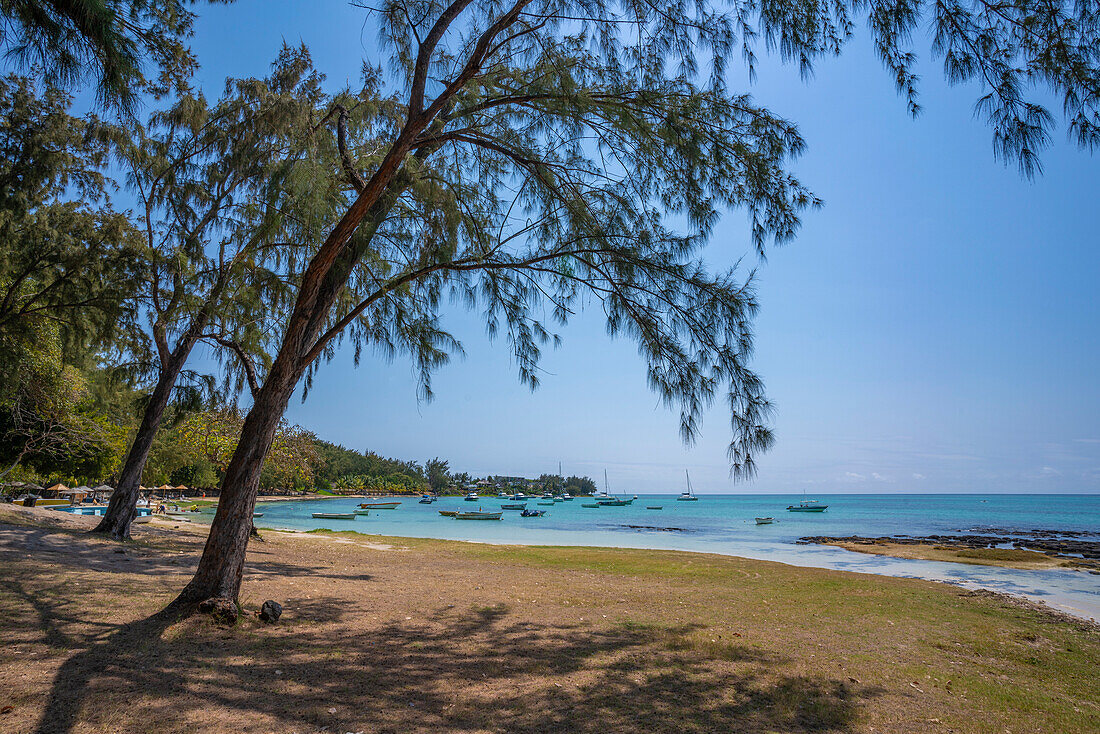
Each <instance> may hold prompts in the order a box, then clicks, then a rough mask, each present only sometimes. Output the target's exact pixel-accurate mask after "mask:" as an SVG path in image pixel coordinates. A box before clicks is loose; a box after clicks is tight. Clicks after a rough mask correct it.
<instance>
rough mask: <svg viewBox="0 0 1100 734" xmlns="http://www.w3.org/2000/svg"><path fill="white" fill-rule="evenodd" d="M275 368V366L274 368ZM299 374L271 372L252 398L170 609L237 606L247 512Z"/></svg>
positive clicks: (248, 522)
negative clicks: (196, 553)
mask: <svg viewBox="0 0 1100 734" xmlns="http://www.w3.org/2000/svg"><path fill="white" fill-rule="evenodd" d="M276 367H278V365H276ZM298 377H299V373H298V372H297V371H296V370H294V371H293V373H292V374H286V373H284V374H280V372H279V371H277V369H276V368H273V369H272V374H271V376H270V377H269V378H268V380H267V381H266V382H265V383H264V386H263V388H261V390H260V391H259V392H258V393H257V395H256V397H255V400H254V402H253V404H252V409H251V410H249V411H248V416H247V417H246V418H245V420H244V424H243V425H242V426H241V438H240V441H239V442H238V443H237V448H236V450H235V451H234V452H233V458H232V459H231V460H230V462H229V466H228V467H226V470H225V476H224V477H223V478H222V483H221V494H220V496H219V498H218V511H217V513H216V514H215V515H214V521H213V523H211V525H210V534H209V536H208V537H207V539H206V547H205V548H203V552H202V558H201V559H199V566H198V568H197V569H196V571H195V576H194V578H192V579H191V582H190V583H188V584H187V586H186V587H184V589H183V591H182V592H180V595H179V597H177V598H176V601H175V602H173V604H175V605H190V604H195V603H198V602H201V601H205V600H207V599H211V598H217V599H226V600H230V601H236V599H237V595H238V593H239V592H240V589H241V579H242V577H243V575H244V557H245V551H246V550H247V548H248V538H249V535H250V533H251V532H252V512H253V510H254V509H255V507H256V494H257V492H258V490H259V487H260V470H261V469H263V465H264V458H265V457H266V456H267V452H268V450H269V449H270V448H271V442H272V441H273V440H274V438H275V431H276V430H277V429H278V427H279V421H280V420H282V417H283V413H284V412H285V411H286V406H287V403H288V402H289V401H290V396H291V395H292V394H293V393H294V388H295V386H296V385H297V384H298Z"/></svg>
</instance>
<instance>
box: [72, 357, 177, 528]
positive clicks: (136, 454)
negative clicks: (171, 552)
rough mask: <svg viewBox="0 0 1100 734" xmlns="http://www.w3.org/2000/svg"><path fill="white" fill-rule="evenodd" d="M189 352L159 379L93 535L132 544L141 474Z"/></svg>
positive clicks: (162, 371)
mask: <svg viewBox="0 0 1100 734" xmlns="http://www.w3.org/2000/svg"><path fill="white" fill-rule="evenodd" d="M189 351H190V349H189V348H188V349H186V350H184V351H183V358H182V359H176V358H173V359H172V360H171V361H170V362H169V364H168V366H167V367H165V368H163V369H161V371H160V374H159V375H158V376H157V386H156V387H155V388H153V394H152V395H150V396H149V403H148V405H146V406H145V414H144V415H143V416H142V417H141V425H140V426H138V431H137V435H136V436H134V442H133V444H131V445H130V450H129V451H128V452H127V453H126V463H125V464H124V465H123V467H122V473H121V474H120V475H119V478H118V486H117V487H115V491H114V493H113V494H112V495H111V501H110V503H108V505H107V512H105V513H104V514H103V519H102V520H100V522H99V525H97V526H96V527H95V530H93V531H92V532H93V533H102V534H104V535H109V536H111V537H112V538H114V539H115V540H129V538H130V525H131V524H132V523H133V522H134V516H135V515H136V514H137V501H138V495H139V492H140V489H139V487H140V485H141V474H142V472H144V471H145V462H146V461H148V459H149V451H150V450H151V449H152V448H153V439H154V438H156V435H157V429H159V428H160V421H161V418H163V417H164V410H165V408H167V407H168V398H169V396H171V394H172V389H173V388H174V387H175V386H176V380H177V379H178V378H179V374H180V371H181V370H182V369H183V364H184V362H185V361H186V357H187V352H189Z"/></svg>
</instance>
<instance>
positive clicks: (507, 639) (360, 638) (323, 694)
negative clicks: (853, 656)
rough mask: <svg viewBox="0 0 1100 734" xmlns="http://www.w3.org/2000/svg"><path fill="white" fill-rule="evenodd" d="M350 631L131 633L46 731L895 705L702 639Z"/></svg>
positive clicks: (341, 623)
mask: <svg viewBox="0 0 1100 734" xmlns="http://www.w3.org/2000/svg"><path fill="white" fill-rule="evenodd" d="M42 613H43V614H44V615H46V616H47V617H48V615H49V607H48V606H45V607H42ZM348 614H350V612H349V611H348V607H347V606H345V605H344V604H342V603H338V602H335V601H332V600H326V599H318V600H308V599H307V600H301V599H298V600H289V599H288V600H287V614H286V615H285V616H284V621H283V622H282V623H280V624H279V625H278V626H275V627H260V626H259V623H258V622H255V621H253V620H251V619H246V620H245V621H244V622H242V623H241V624H240V625H238V626H237V627H236V628H232V629H225V628H220V627H216V626H215V625H214V624H213V623H212V622H210V621H209V620H207V619H206V618H191V619H187V620H184V621H180V620H179V618H178V616H177V615H176V614H173V613H171V612H162V613H160V614H156V615H153V616H152V617H149V618H147V619H143V620H141V621H138V622H134V623H132V624H128V625H123V626H121V627H118V628H117V629H115V631H114V632H112V633H111V634H109V635H107V636H106V637H105V638H103V639H101V640H100V641H98V642H96V643H94V644H92V645H91V646H90V647H88V648H87V649H85V650H83V651H82V652H79V653H77V654H76V655H74V656H72V657H71V658H69V659H68V660H67V661H66V662H65V663H64V664H63V665H62V666H61V668H60V670H59V671H58V673H57V675H56V676H55V678H54V681H53V684H52V689H51V692H50V696H49V701H48V703H47V706H46V708H45V710H44V711H43V713H42V715H41V718H40V720H39V721H38V725H37V728H36V730H35V731H36V732H39V733H40V734H46V733H47V732H49V733H51V734H66V733H67V732H71V731H73V730H74V729H76V728H80V729H89V730H100V729H103V730H111V731H119V732H121V731H150V730H152V729H151V728H150V725H151V723H152V722H155V729H156V730H157V731H184V730H188V729H192V730H193V729H195V728H199V729H201V730H211V731H213V730H225V729H232V730H234V731H253V730H256V731H269V730H273V729H274V730H279V731H299V732H306V731H319V730H321V729H323V728H325V727H327V728H328V731H340V732H343V731H356V732H357V731H372V732H395V733H396V732H414V731H424V732H427V731H433V732H435V731H448V730H458V731H468V730H482V731H508V732H519V733H521V734H535V733H537V732H563V731H568V732H592V733H593V734H595V733H599V734H607V732H618V731H647V732H692V731H698V732H718V731H721V732H755V731H763V730H766V731H777V732H792V733H799V732H827V731H845V730H848V729H849V728H850V727H851V726H852V725H853V724H854V722H855V720H856V718H857V716H858V713H859V709H860V705H861V702H862V701H864V700H866V699H868V698H870V697H873V696H875V695H877V694H878V691H877V690H874V689H870V688H863V687H859V686H853V685H850V684H849V683H848V682H847V681H838V680H830V679H827V678H823V677H813V676H805V675H793V674H789V673H785V672H784V670H785V669H787V667H788V665H789V663H790V661H787V660H784V659H782V658H780V657H777V656H775V655H772V654H770V653H767V652H762V651H759V650H757V649H755V648H752V647H749V646H745V645H740V644H725V645H722V646H720V647H717V648H716V647H714V646H711V645H708V646H706V647H700V646H699V644H698V642H697V638H698V635H695V634H694V632H695V630H693V629H692V628H689V627H661V628H656V627H646V628H637V627H630V626H617V627H611V628H606V627H601V628H595V627H589V626H585V625H574V624H555V623H549V622H531V621H523V620H520V619H518V618H517V617H516V615H513V614H512V613H511V612H510V610H509V609H508V608H507V607H504V606H494V607H483V608H474V609H470V610H457V609H454V608H446V609H440V610H437V611H436V612H435V613H433V614H431V615H429V616H428V617H427V618H421V619H416V620H409V621H406V622H403V623H396V622H395V623H390V624H385V625H380V626H377V627H373V628H369V629H361V628H355V627H354V626H353V624H352V621H351V620H349V619H346V616H347V615H348ZM46 622H47V623H48V620H46ZM131 704H132V705H131ZM127 706H129V708H127Z"/></svg>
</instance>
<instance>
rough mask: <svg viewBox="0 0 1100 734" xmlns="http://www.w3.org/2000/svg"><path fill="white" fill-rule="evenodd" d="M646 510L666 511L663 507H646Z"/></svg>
mask: <svg viewBox="0 0 1100 734" xmlns="http://www.w3.org/2000/svg"><path fill="white" fill-rule="evenodd" d="M645 508H646V509H647V510H663V509H664V508H663V507H661V505H646V506H645Z"/></svg>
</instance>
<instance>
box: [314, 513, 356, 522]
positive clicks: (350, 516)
mask: <svg viewBox="0 0 1100 734" xmlns="http://www.w3.org/2000/svg"><path fill="white" fill-rule="evenodd" d="M313 517H315V518H317V519H318V520H354V519H355V513H354V512H315V513H313Z"/></svg>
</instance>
